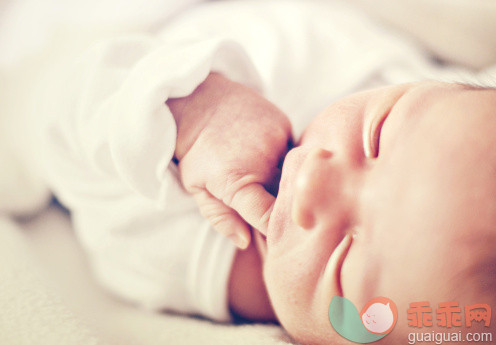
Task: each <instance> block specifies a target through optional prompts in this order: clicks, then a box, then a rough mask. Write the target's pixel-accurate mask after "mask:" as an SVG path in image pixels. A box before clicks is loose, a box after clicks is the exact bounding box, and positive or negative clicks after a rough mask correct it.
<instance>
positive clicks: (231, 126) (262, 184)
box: [167, 74, 291, 248]
mask: <svg viewBox="0 0 496 345" xmlns="http://www.w3.org/2000/svg"><path fill="white" fill-rule="evenodd" d="M167 104H168V105H169V107H170V109H171V111H172V114H173V115H174V117H175V119H176V123H177V124H178V138H177V145H176V152H175V154H176V158H177V159H178V160H179V169H180V173H181V179H182V182H183V185H184V187H185V188H186V190H187V191H188V192H189V193H191V194H193V196H194V198H195V200H196V201H197V203H198V205H199V208H200V212H201V213H202V215H203V216H205V217H206V218H208V219H209V221H210V223H211V224H212V225H213V226H214V228H215V229H216V230H217V231H219V232H220V233H222V234H224V235H226V236H229V237H230V238H231V239H232V240H233V241H234V242H235V243H236V245H238V247H240V248H246V247H247V246H248V244H249V242H250V227H249V225H248V224H247V222H248V223H249V224H250V225H252V226H253V227H254V228H256V229H258V230H260V231H262V232H263V233H265V232H266V229H267V225H268V221H269V217H270V214H271V211H272V207H273V204H274V200H275V199H274V196H273V195H271V194H270V193H269V192H267V190H274V189H276V188H277V187H276V186H277V184H278V179H279V175H280V170H279V162H280V161H281V160H282V158H283V157H284V155H285V153H286V151H287V148H288V142H289V141H290V139H291V126H290V123H289V121H288V119H287V117H286V116H285V115H284V114H283V113H282V112H281V111H280V110H279V109H278V108H277V107H276V106H274V105H273V104H272V103H270V102H269V101H267V100H266V99H265V98H263V97H262V96H260V95H259V94H257V93H256V92H255V91H253V90H251V89H249V88H248V87H246V86H243V85H241V84H238V83H235V82H232V81H230V80H228V79H226V78H224V77H223V76H221V75H219V74H211V75H209V77H208V78H207V79H206V80H205V82H204V83H203V84H201V85H200V86H199V87H198V88H197V89H196V90H195V92H194V93H193V94H191V95H190V96H188V97H185V98H180V99H174V100H169V101H168V102H167ZM245 220H246V222H245Z"/></svg>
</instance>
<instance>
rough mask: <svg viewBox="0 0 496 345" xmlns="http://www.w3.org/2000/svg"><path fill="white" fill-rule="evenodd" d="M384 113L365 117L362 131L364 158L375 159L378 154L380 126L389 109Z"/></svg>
mask: <svg viewBox="0 0 496 345" xmlns="http://www.w3.org/2000/svg"><path fill="white" fill-rule="evenodd" d="M392 108H393V107H391V108H390V109H388V110H387V111H385V112H379V113H378V114H377V113H376V112H374V113H376V114H374V115H372V116H366V117H365V123H364V130H363V151H364V153H365V157H367V158H376V157H377V156H378V154H379V142H380V136H381V130H382V126H383V125H384V122H385V121H386V118H387V117H388V115H389V113H390V111H391V109H392Z"/></svg>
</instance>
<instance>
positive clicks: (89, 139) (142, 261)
mask: <svg viewBox="0 0 496 345" xmlns="http://www.w3.org/2000/svg"><path fill="white" fill-rule="evenodd" d="M431 70H432V69H431V67H430V66H429V63H428V60H427V58H426V57H425V56H424V55H422V53H420V52H419V51H417V50H416V49H415V48H414V47H413V46H412V45H410V44H409V43H408V42H404V41H401V40H399V39H398V38H396V37H393V36H391V35H390V34H388V33H386V32H384V31H382V30H381V29H380V28H378V27H376V26H375V25H374V24H373V23H372V22H371V21H370V20H369V19H367V18H366V17H364V16H362V15H360V14H359V13H356V12H354V11H352V10H350V9H349V8H347V7H345V6H343V5H340V4H339V3H338V2H331V1H329V2H325V3H322V2H310V1H306V2H303V1H274V2H270V1H246V2H239V1H230V2H214V3H208V4H203V5H200V6H198V7H197V8H195V9H191V10H189V11H186V12H185V13H184V14H183V15H182V16H180V17H178V18H175V19H174V20H172V21H168V22H167V23H165V25H164V26H163V28H162V29H161V30H160V31H159V32H157V33H147V34H136V35H125V36H123V37H117V38H111V39H106V40H103V41H100V42H97V43H96V44H95V45H94V46H93V47H92V48H90V49H89V51H88V52H87V53H86V54H85V55H84V56H83V57H82V58H81V59H80V60H79V61H78V62H77V63H76V64H75V65H73V66H72V68H71V69H70V71H67V73H66V72H60V74H62V75H63V78H60V80H59V82H57V83H56V85H55V86H54V87H53V88H51V89H50V91H49V92H48V95H49V96H48V97H46V99H45V102H44V103H45V104H44V106H43V108H42V109H41V110H40V118H41V120H42V122H43V125H42V129H43V130H42V136H43V143H44V144H43V150H44V156H43V160H44V163H45V170H46V177H47V180H48V181H49V184H50V186H51V188H52V190H53V191H54V193H55V194H56V196H57V197H58V198H59V199H60V201H61V202H62V203H63V204H64V205H66V206H67V207H68V208H69V209H70V211H71V214H72V219H73V223H74V227H75V229H76V232H77V235H78V238H79V239H80V241H81V243H82V245H83V247H84V249H85V251H86V253H87V255H88V258H89V260H90V263H91V265H92V268H93V270H94V272H95V274H96V277H97V279H98V280H99V281H100V283H101V284H102V285H103V286H104V287H105V288H107V289H108V290H110V291H111V292H112V293H114V294H116V295H118V296H120V297H121V298H123V299H126V300H128V301H131V302H133V303H135V304H138V305H141V306H143V307H145V308H149V309H153V310H173V311H176V312H181V313H188V314H199V315H203V316H206V317H209V318H212V319H214V320H219V321H226V320H229V318H230V314H229V308H228V303H227V285H228V280H229V273H230V269H231V266H232V262H233V258H234V254H235V248H234V246H233V245H232V244H231V243H230V242H229V241H228V240H226V239H225V238H224V237H222V236H221V235H218V234H217V233H216V232H214V231H213V230H212V229H211V228H210V226H209V224H208V222H207V221H206V220H204V219H203V218H202V217H201V215H200V214H199V212H198V210H197V207H196V204H195V202H194V201H193V200H192V198H191V197H190V196H189V195H187V194H186V193H185V191H184V190H183V189H182V187H181V184H180V182H179V179H178V174H177V169H176V166H175V164H174V163H173V162H172V161H171V159H172V157H173V153H174V149H175V141H176V125H175V123H174V120H173V117H172V116H171V113H170V111H169V109H168V107H167V106H166V104H165V101H166V100H167V99H168V98H169V97H182V96H186V95H188V94H190V93H191V92H192V91H193V90H194V89H195V88H196V87H197V86H198V85H199V84H200V83H201V82H202V81H203V80H204V79H205V78H206V77H207V75H208V74H209V73H210V72H211V71H217V72H220V73H223V74H224V75H226V76H227V77H229V78H231V79H233V80H234V81H238V82H241V83H244V84H246V85H249V86H251V87H253V88H256V89H258V90H259V91H260V92H261V93H262V94H263V95H264V96H265V97H267V98H268V99H269V100H271V101H272V102H274V103H275V104H276V105H278V106H279V107H280V108H281V109H282V110H283V111H285V112H286V113H287V114H288V116H289V117H290V119H291V121H292V123H293V126H294V130H295V134H296V135H297V136H298V135H299V134H300V133H301V131H302V129H303V128H304V127H305V126H306V124H307V123H308V122H309V121H310V120H311V119H312V116H314V115H315V114H317V113H318V112H319V111H320V110H321V109H322V108H324V107H325V106H327V105H328V104H330V103H331V102H332V101H334V100H336V99H337V98H339V97H342V96H344V95H346V94H349V93H351V92H353V91H357V90H361V89H364V88H368V87H374V86H379V85H384V84H389V83H400V82H408V81H413V80H416V79H421V78H423V77H426V76H429V73H430V72H431Z"/></svg>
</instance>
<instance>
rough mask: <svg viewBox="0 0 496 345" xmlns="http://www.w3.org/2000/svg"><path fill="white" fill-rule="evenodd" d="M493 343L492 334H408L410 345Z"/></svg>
mask: <svg viewBox="0 0 496 345" xmlns="http://www.w3.org/2000/svg"><path fill="white" fill-rule="evenodd" d="M492 341H493V334H492V333H491V332H479V333H466V334H462V332H411V333H409V334H408V344H420V343H429V344H433V343H435V344H438V345H439V344H443V343H456V342H460V343H463V342H473V343H484V344H489V343H492Z"/></svg>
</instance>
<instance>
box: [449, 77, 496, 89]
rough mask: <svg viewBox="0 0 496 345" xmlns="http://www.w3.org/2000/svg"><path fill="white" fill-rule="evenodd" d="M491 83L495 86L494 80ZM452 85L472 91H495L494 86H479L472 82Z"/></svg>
mask: <svg viewBox="0 0 496 345" xmlns="http://www.w3.org/2000/svg"><path fill="white" fill-rule="evenodd" d="M493 83H494V84H496V79H495V80H494V81H493ZM454 84H456V85H458V86H461V87H463V88H464V89H467V90H472V91H496V87H494V86H487V85H481V84H476V83H473V82H455V83H454Z"/></svg>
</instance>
